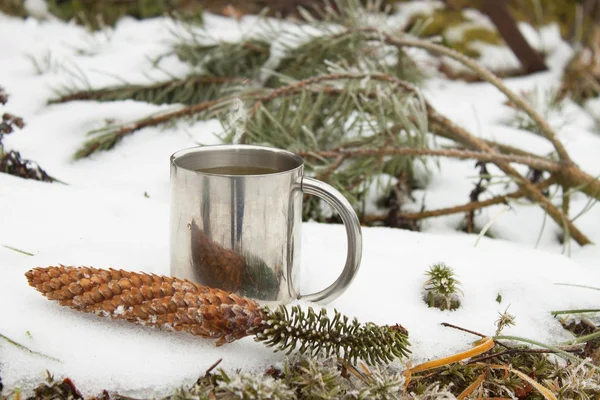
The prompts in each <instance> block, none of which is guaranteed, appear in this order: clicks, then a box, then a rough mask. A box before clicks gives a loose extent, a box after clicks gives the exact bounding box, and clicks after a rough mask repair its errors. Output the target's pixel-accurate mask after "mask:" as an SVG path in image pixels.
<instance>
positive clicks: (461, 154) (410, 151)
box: [298, 147, 561, 172]
mask: <svg viewBox="0 0 600 400" xmlns="http://www.w3.org/2000/svg"><path fill="white" fill-rule="evenodd" d="M298 154H299V155H300V156H303V157H306V156H311V155H314V156H320V157H332V158H333V157H336V158H337V157H339V156H340V155H343V156H345V157H362V156H375V155H380V156H390V155H413V156H436V157H451V158H458V159H462V160H469V159H473V160H479V161H484V162H509V163H517V164H523V165H527V166H530V167H532V168H535V169H539V170H543V171H548V172H558V171H560V168H561V166H560V164H558V163H556V162H553V161H548V160H544V159H540V158H531V157H527V156H516V155H504V154H497V153H483V152H479V151H469V150H454V149H416V148H412V147H403V148H390V147H387V148H385V147H384V148H375V149H369V148H356V149H346V148H340V149H338V150H323V151H312V152H305V153H298Z"/></svg>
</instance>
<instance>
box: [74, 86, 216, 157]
mask: <svg viewBox="0 0 600 400" xmlns="http://www.w3.org/2000/svg"><path fill="white" fill-rule="evenodd" d="M221 103H224V100H223V99H222V98H221V99H217V100H211V101H205V102H203V103H199V104H195V105H192V106H186V107H182V108H179V109H177V110H175V111H167V112H165V113H161V114H159V115H155V116H150V117H146V118H144V119H141V120H138V121H135V122H131V123H129V124H125V125H121V126H117V127H109V128H106V129H102V130H100V131H96V132H91V133H95V134H97V136H95V137H93V138H92V139H90V140H88V141H86V142H85V143H84V144H83V146H82V147H81V148H79V149H78V150H77V151H76V152H75V154H74V155H73V158H74V159H75V160H77V159H80V158H84V157H88V156H90V155H91V154H93V153H95V152H97V151H100V150H109V149H111V148H113V147H114V146H115V145H116V144H117V143H119V142H120V141H121V140H122V139H123V138H124V137H126V136H127V135H130V134H132V133H134V132H136V131H138V130H140V129H143V128H146V127H149V126H157V125H161V124H165V123H168V122H173V121H175V120H177V119H179V118H183V117H187V116H190V115H194V114H199V113H202V112H205V111H207V110H209V109H210V108H212V107H215V106H217V105H219V104H221Z"/></svg>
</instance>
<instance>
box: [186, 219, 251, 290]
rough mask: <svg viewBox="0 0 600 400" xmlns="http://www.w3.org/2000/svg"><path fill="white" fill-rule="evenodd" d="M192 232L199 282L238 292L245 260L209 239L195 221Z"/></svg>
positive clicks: (192, 244)
mask: <svg viewBox="0 0 600 400" xmlns="http://www.w3.org/2000/svg"><path fill="white" fill-rule="evenodd" d="M191 231H192V232H191V233H192V235H191V236H192V243H191V246H192V262H193V263H194V271H195V275H196V278H197V280H198V282H200V283H201V284H203V285H206V286H210V287H213V288H218V289H223V290H227V291H230V292H236V291H237V290H238V289H239V288H240V285H241V282H242V273H243V271H244V264H245V263H244V258H243V257H242V256H240V255H239V254H236V253H235V252H233V251H232V250H228V249H225V248H223V247H222V246H220V245H219V244H217V243H215V242H213V241H212V240H211V239H209V238H208V236H206V234H205V233H204V232H203V231H201V230H200V228H198V225H196V222H195V221H192V224H191Z"/></svg>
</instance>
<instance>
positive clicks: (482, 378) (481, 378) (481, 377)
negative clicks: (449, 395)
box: [457, 372, 487, 400]
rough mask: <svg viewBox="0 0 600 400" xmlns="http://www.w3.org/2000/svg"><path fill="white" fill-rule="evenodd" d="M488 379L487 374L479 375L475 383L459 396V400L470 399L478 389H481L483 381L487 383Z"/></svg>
mask: <svg viewBox="0 0 600 400" xmlns="http://www.w3.org/2000/svg"><path fill="white" fill-rule="evenodd" d="M486 377H487V373H486V372H484V373H482V374H481V375H479V377H478V378H477V379H476V380H475V381H474V382H473V383H471V384H470V385H469V386H468V387H467V388H466V389H465V390H463V391H462V393H461V394H459V395H458V397H457V399H458V400H464V399H466V398H467V397H469V396H470V395H471V394H472V393H473V392H475V390H477V388H479V387H480V386H481V384H482V383H483V381H485V378H486Z"/></svg>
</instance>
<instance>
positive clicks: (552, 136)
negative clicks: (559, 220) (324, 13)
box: [384, 35, 572, 163]
mask: <svg viewBox="0 0 600 400" xmlns="http://www.w3.org/2000/svg"><path fill="white" fill-rule="evenodd" d="M384 40H385V42H386V43H388V44H392V45H395V46H399V47H407V46H409V47H417V48H421V49H424V50H427V51H430V52H434V53H437V54H441V55H445V56H447V57H450V58H453V59H455V60H457V61H459V62H461V63H462V64H464V65H466V66H467V67H469V68H471V69H472V70H473V71H474V72H475V73H477V74H478V75H479V76H481V77H482V78H483V79H485V80H486V81H488V82H490V83H491V84H492V85H494V86H496V87H497V88H498V90H500V91H501V92H502V93H504V94H505V95H506V97H508V98H509V99H510V101H511V102H513V103H514V104H515V106H517V107H518V108H519V109H521V110H523V111H524V112H525V113H527V115H529V117H530V118H531V119H532V120H533V121H534V122H535V123H536V124H537V125H538V126H539V127H540V132H541V134H542V135H543V136H544V137H545V138H546V139H548V140H549V141H550V142H551V143H552V145H553V146H554V148H555V149H556V152H557V153H558V156H559V157H560V159H561V161H562V162H564V163H572V161H571V157H569V154H568V153H567V150H566V149H565V148H564V146H563V144H562V143H561V142H560V141H559V140H558V138H557V135H556V133H555V132H554V130H553V129H552V128H551V127H550V125H549V124H548V122H547V121H546V120H545V119H544V118H543V117H542V116H541V115H540V114H539V113H538V112H537V111H536V110H535V109H534V108H533V107H532V106H531V104H529V103H528V102H527V101H526V100H524V99H523V98H522V97H521V96H519V95H517V94H516V93H514V92H513V91H512V90H510V89H509V88H508V87H507V86H506V85H505V84H504V82H502V80H501V79H500V78H498V77H497V76H496V75H494V74H493V73H492V72H491V71H489V70H488V69H487V68H485V67H484V66H482V65H481V64H479V63H478V62H477V61H475V60H473V59H472V58H469V57H467V56H465V55H464V54H461V53H459V52H458V51H455V50H453V49H451V48H449V47H446V46H442V45H439V44H435V43H432V42H428V41H425V40H420V39H409V38H405V37H402V38H399V37H395V36H390V35H386V36H385V39H384Z"/></svg>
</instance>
